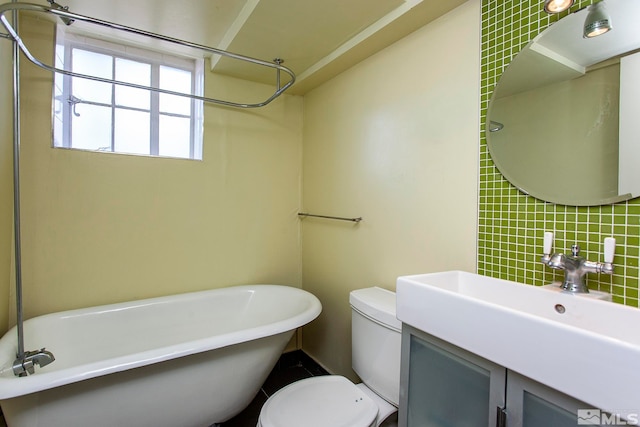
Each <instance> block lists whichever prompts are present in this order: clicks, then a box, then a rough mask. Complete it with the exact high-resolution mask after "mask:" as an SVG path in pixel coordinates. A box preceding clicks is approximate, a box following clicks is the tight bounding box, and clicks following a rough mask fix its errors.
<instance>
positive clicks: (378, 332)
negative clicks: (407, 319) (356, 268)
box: [257, 287, 401, 427]
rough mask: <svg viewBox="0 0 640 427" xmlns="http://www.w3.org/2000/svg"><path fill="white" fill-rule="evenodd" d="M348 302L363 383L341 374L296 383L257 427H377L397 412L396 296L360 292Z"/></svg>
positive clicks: (270, 403)
mask: <svg viewBox="0 0 640 427" xmlns="http://www.w3.org/2000/svg"><path fill="white" fill-rule="evenodd" d="M349 303H350V304H351V348H352V353H353V357H352V366H353V370H354V371H355V372H356V373H357V374H358V375H359V376H360V378H362V381H363V383H362V384H358V385H355V384H353V383H352V382H351V381H349V380H348V379H346V378H345V377H342V376H339V375H327V376H317V377H312V378H308V379H305V380H301V381H297V382H295V383H293V384H290V385H288V386H286V387H284V388H282V389H281V390H279V391H278V392H276V393H274V394H273V395H272V396H271V397H270V398H269V399H268V400H267V401H266V402H265V404H264V406H263V407H262V411H261V412H260V419H259V420H258V426H257V427H302V426H304V427H378V426H380V424H381V423H382V422H383V421H384V420H385V419H386V418H387V417H388V416H389V415H391V414H393V413H394V412H396V410H397V407H398V399H399V389H400V337H401V334H400V328H401V324H400V321H399V320H398V319H396V294H395V293H393V292H391V291H388V290H386V289H382V288H378V287H374V288H366V289H359V290H356V291H353V292H351V294H350V295H349Z"/></svg>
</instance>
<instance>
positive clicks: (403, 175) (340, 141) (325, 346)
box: [302, 0, 480, 377]
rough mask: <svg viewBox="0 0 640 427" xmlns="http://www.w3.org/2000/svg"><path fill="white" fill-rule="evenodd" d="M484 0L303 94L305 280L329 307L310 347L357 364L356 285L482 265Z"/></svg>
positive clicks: (310, 333) (335, 361)
mask: <svg viewBox="0 0 640 427" xmlns="http://www.w3.org/2000/svg"><path fill="white" fill-rule="evenodd" d="M479 16H480V4H479V1H477V0H471V1H469V2H468V3H465V4H464V5H462V6H461V7H459V8H458V9H455V10H454V11H452V12H451V13H449V14H447V15H445V16H444V17H442V18H440V19H439V20H437V21H435V22H433V23H431V24H429V25H427V26H426V27H424V28H422V29H420V30H419V31H417V32H415V33H413V34H411V35H410V36H408V37H406V38H405V39H403V40H401V41H399V42H398V43H396V44H394V45H393V46H391V47H389V48H387V49H386V50H384V51H382V52H380V53H378V54H377V55H375V56H373V57H371V58H369V59H367V60H365V61H364V62H362V63H360V64H358V65H357V66H355V67H353V68H352V69H350V70H348V71H346V72H344V73H343V74H341V75H339V76H338V77H336V78H334V79H333V80H331V81H329V82H328V83H326V84H324V85H323V86H321V87H319V88H318V89H316V90H314V91H312V92H310V93H309V94H307V95H306V96H305V100H304V109H305V113H304V120H305V125H304V156H303V158H304V162H303V171H304V177H303V183H304V184H303V195H304V198H303V205H304V210H305V211H307V212H312V213H320V214H330V215H338V216H362V217H363V218H364V220H363V221H362V222H361V223H360V224H358V225H354V224H352V223H346V222H335V221H328V220H314V219H310V218H309V219H305V220H304V223H303V252H302V259H303V287H304V289H306V290H308V291H310V292H312V293H314V294H315V295H316V296H318V297H319V298H320V300H321V301H322V304H323V312H322V314H321V315H320V317H319V318H318V319H316V320H315V321H314V322H313V323H312V324H311V325H309V326H307V327H305V329H304V334H303V348H304V349H305V351H307V352H308V353H309V354H310V355H311V356H313V357H314V358H316V359H317V360H318V361H320V362H321V363H322V364H324V365H325V367H326V368H328V369H329V370H330V371H333V372H335V373H340V374H343V375H349V376H351V377H353V373H352V371H351V349H350V342H351V338H350V328H351V317H350V308H349V302H348V298H349V292H350V291H351V290H353V289H357V288H363V287H369V286H374V285H376V286H381V287H384V288H388V289H392V290H393V289H395V280H396V277H397V276H399V275H405V274H413V273H426V272H431V271H437V270H448V269H462V270H467V271H475V262H476V222H477V184H478V178H477V176H478V154H477V153H478V117H479V111H478V104H479V102H478V96H479V95H478V94H479V83H478V80H479V79H478V75H479V32H480V28H479V21H480V19H479Z"/></svg>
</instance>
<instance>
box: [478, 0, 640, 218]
mask: <svg viewBox="0 0 640 427" xmlns="http://www.w3.org/2000/svg"><path fill="white" fill-rule="evenodd" d="M595 8H596V6H595V5H592V6H590V7H588V8H585V9H582V10H580V11H578V12H576V13H572V14H570V15H568V16H566V17H565V18H563V19H561V20H560V21H558V22H557V23H555V24H553V25H551V26H550V27H549V28H548V29H546V30H545V31H544V32H543V33H541V34H540V35H538V36H537V37H536V38H535V39H534V40H533V41H531V42H530V43H529V45H528V46H527V47H526V48H525V49H523V50H522V51H521V52H520V53H519V54H518V55H517V56H516V58H515V59H514V60H513V61H512V62H511V64H510V65H509V66H508V67H507V69H506V70H505V72H504V74H503V75H502V77H501V79H500V81H499V83H498V85H497V87H496V89H495V91H494V94H493V98H492V100H491V104H490V107H489V114H488V115H487V117H488V118H487V127H486V129H487V144H488V147H489V152H490V154H491V157H492V159H493V161H494V163H495V164H496V166H497V167H498V169H499V170H500V172H501V173H502V174H503V175H504V176H505V178H506V179H508V180H509V181H510V182H511V183H512V184H513V185H515V186H516V187H518V188H519V189H520V190H522V191H523V192H525V193H527V194H530V195H532V196H534V197H536V198H539V199H542V200H545V201H548V202H554V203H559V204H565V205H577V206H589V205H600V204H608V203H615V202H618V201H623V200H628V199H630V198H633V197H636V196H638V195H640V114H639V113H640V26H638V25H637V23H636V22H634V20H637V17H638V16H640V1H637V0H603V1H602V2H601V4H599V5H598V6H597V8H598V9H599V10H598V13H600V12H601V11H604V12H605V13H607V14H608V19H609V22H610V24H611V26H612V29H611V31H608V32H605V33H603V34H601V35H599V36H597V37H593V38H586V37H583V33H584V31H585V21H586V19H587V15H589V12H590V11H593V9H595ZM591 15H593V13H592V14H591Z"/></svg>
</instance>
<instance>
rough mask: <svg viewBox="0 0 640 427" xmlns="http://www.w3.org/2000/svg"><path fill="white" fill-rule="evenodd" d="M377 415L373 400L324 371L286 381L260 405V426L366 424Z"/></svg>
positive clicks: (359, 426)
mask: <svg viewBox="0 0 640 427" xmlns="http://www.w3.org/2000/svg"><path fill="white" fill-rule="evenodd" d="M377 415H378V406H377V405H376V404H375V402H374V401H373V400H372V399H371V398H370V397H369V396H367V395H366V394H364V392H362V391H361V390H360V389H359V388H358V387H356V386H355V385H354V384H353V383H352V382H351V381H349V380H348V379H346V378H345V377H341V376H338V375H326V376H319V377H313V378H307V379H305V380H300V381H297V382H295V383H293V384H290V385H288V386H286V387H284V388H282V389H280V390H279V391H278V392H276V393H275V394H274V395H273V396H271V397H270V398H269V399H268V400H267V402H266V403H265V404H264V406H263V407H262V411H261V412H260V423H261V424H260V425H261V426H262V427H300V426H304V427H369V426H371V425H372V423H373V422H374V421H375V419H376V416H377Z"/></svg>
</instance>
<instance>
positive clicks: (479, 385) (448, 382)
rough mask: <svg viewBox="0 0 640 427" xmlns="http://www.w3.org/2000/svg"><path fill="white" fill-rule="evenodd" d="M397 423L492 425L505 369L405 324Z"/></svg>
mask: <svg viewBox="0 0 640 427" xmlns="http://www.w3.org/2000/svg"><path fill="white" fill-rule="evenodd" d="M401 370H402V372H401V382H400V411H399V415H398V421H399V426H406V427H482V426H490V427H493V426H495V425H496V418H497V416H496V408H497V407H503V406H504V384H505V369H504V368H503V367H501V366H499V365H496V364H494V363H492V362H489V361H488V360H486V359H483V358H481V357H478V356H476V355H474V354H472V353H469V352H467V351H465V350H462V349H460V348H459V347H455V346H453V345H451V344H449V343H446V342H444V341H442V340H439V339H437V338H435V337H433V336H430V335H428V334H425V333H424V332H421V331H418V330H416V329H414V328H411V327H409V326H406V325H403V336H402V368H401Z"/></svg>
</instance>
